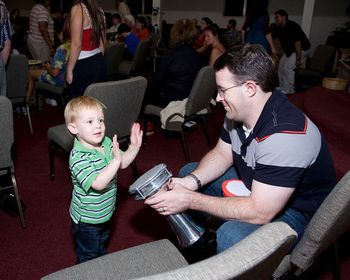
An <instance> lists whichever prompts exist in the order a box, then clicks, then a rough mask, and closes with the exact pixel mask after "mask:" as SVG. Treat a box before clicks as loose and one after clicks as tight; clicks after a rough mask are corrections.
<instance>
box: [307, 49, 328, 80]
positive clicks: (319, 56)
mask: <svg viewBox="0 0 350 280" xmlns="http://www.w3.org/2000/svg"><path fill="white" fill-rule="evenodd" d="M334 56H335V48H334V47H332V46H327V45H318V46H317V47H316V49H315V51H314V53H313V55H312V57H311V61H310V64H309V67H307V68H309V69H311V70H315V71H318V72H321V73H324V72H329V71H330V69H331V68H332V66H333V61H334Z"/></svg>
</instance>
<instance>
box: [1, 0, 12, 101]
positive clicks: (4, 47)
mask: <svg viewBox="0 0 350 280" xmlns="http://www.w3.org/2000/svg"><path fill="white" fill-rule="evenodd" d="M12 32H13V31H12V26H11V23H10V17H9V12H8V10H7V8H6V6H5V4H4V2H3V1H2V0H0V96H6V94H7V92H6V70H5V66H6V63H7V60H8V58H9V56H10V52H11V35H12Z"/></svg>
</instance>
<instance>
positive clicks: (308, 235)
mask: <svg viewBox="0 0 350 280" xmlns="http://www.w3.org/2000/svg"><path fill="white" fill-rule="evenodd" d="M349 225H350V171H349V172H348V173H347V174H346V175H345V176H344V177H343V178H342V179H341V181H340V182H339V183H338V184H337V185H336V187H335V188H334V189H333V191H332V192H331V193H330V194H329V195H328V196H327V198H326V199H325V201H324V202H323V203H322V205H321V206H320V208H319V209H318V210H317V211H316V213H315V215H314V216H313V218H312V219H311V221H310V223H309V225H308V226H307V228H306V230H305V233H304V235H303V236H302V237H301V239H300V241H299V242H298V243H297V244H296V246H295V247H294V248H293V246H294V245H295V241H296V237H297V234H296V232H295V231H294V230H292V229H291V228H290V227H289V226H288V225H287V224H285V223H284V222H272V223H269V224H266V225H263V226H262V227H260V228H259V229H258V230H256V231H255V232H253V233H252V234H250V235H249V236H248V237H246V238H245V239H243V240H242V241H241V242H239V243H237V244H236V245H235V246H233V247H231V248H229V249H227V250H226V251H224V252H222V253H220V254H218V255H215V256H212V257H210V258H207V259H205V260H203V261H200V262H197V263H194V264H191V265H189V264H188V263H187V261H186V260H185V259H184V257H183V256H182V254H181V253H180V252H179V251H178V250H177V248H176V247H175V246H174V245H173V244H171V242H169V241H168V240H159V241H153V242H150V243H146V244H142V245H139V246H136V247H132V248H128V249H125V250H122V251H119V252H115V253H111V254H107V255H105V256H102V257H99V258H97V259H94V260H91V261H88V262H86V263H83V264H79V265H75V266H72V267H69V268H66V269H63V270H60V271H58V272H55V273H52V274H50V275H48V276H46V277H44V278H42V279H45V280H55V279H61V280H62V279H71V280H74V279H115V278H118V279H154V280H158V279H162V280H163V279H169V280H170V279H171V280H174V279H181V280H187V279H188V280H189V279H191V280H193V279H198V280H199V279H210V280H212V279H216V280H227V279H295V277H296V276H300V275H301V274H302V273H303V272H305V271H306V270H307V269H308V268H309V267H310V266H311V265H312V264H313V263H314V262H315V261H316V260H317V258H318V257H319V256H320V255H321V254H322V253H324V252H325V250H326V249H327V248H329V247H330V246H334V247H335V248H336V242H337V240H338V238H339V236H340V235H342V234H343V233H344V231H346V230H347V229H348V228H349ZM333 253H334V255H333V256H332V257H331V259H332V261H333V262H334V265H333V267H334V269H333V278H334V279H341V277H340V276H341V275H340V269H339V256H338V254H337V251H336V250H334V251H333ZM115 264H118V265H115Z"/></svg>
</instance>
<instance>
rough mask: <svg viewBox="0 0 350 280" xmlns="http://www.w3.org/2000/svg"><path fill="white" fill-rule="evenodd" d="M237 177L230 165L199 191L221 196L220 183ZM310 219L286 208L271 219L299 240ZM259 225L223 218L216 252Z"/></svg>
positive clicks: (189, 167) (185, 169) (181, 174)
mask: <svg viewBox="0 0 350 280" xmlns="http://www.w3.org/2000/svg"><path fill="white" fill-rule="evenodd" d="M197 165H198V164H197V163H194V162H192V163H189V164H187V165H185V166H184V167H183V168H182V169H181V170H180V172H179V177H185V176H186V175H187V174H189V173H191V172H192V171H193V170H194V169H195V168H196V167H197ZM237 178H239V176H238V174H237V172H236V170H235V168H234V167H231V168H229V169H228V170H227V171H226V172H225V173H224V174H223V175H222V176H221V177H219V178H218V179H216V180H214V181H213V182H211V183H209V184H208V185H206V186H203V187H202V188H201V189H200V190H199V191H200V192H202V193H204V194H207V195H212V196H223V192H222V189H221V186H222V183H223V182H224V181H225V180H229V179H237ZM310 219H311V217H308V216H306V215H303V214H302V213H300V212H298V211H296V210H294V209H291V208H287V209H285V210H283V211H282V212H281V213H280V214H279V215H277V216H276V217H275V219H274V220H273V221H283V222H285V223H287V224H288V225H289V226H290V227H291V228H293V229H294V230H295V231H296V232H297V233H298V240H299V239H300V238H301V236H302V235H303V233H304V230H305V228H306V226H307V224H308V223H309V221H310ZM198 220H199V219H198V218H197V219H196V221H198ZM259 227H261V225H258V224H250V223H246V222H242V221H239V220H229V221H227V220H223V221H222V224H221V226H220V227H219V229H218V230H217V231H216V243H217V248H216V251H217V253H220V252H222V251H224V250H226V249H228V248H229V247H232V246H233V245H235V244H236V243H238V242H239V241H241V240H242V239H243V238H245V237H247V236H248V235H249V234H251V233H252V232H253V231H255V230H256V229H258V228H259Z"/></svg>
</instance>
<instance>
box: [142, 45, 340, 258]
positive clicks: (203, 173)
mask: <svg viewBox="0 0 350 280" xmlns="http://www.w3.org/2000/svg"><path fill="white" fill-rule="evenodd" d="M214 69H215V72H216V73H215V76H216V83H217V88H218V95H217V98H216V100H217V101H218V102H221V103H222V104H223V105H224V108H225V110H226V118H225V121H224V125H223V128H222V132H221V136H220V139H219V141H218V142H217V144H216V146H215V147H214V148H213V149H212V150H211V151H209V152H208V153H207V154H206V155H205V156H204V157H203V159H202V160H201V161H200V162H199V163H198V165H195V164H193V163H192V164H190V165H187V166H185V167H184V168H183V169H182V170H181V171H180V177H181V176H184V177H183V178H173V179H172V182H171V183H170V184H169V185H168V191H163V192H159V193H157V194H155V195H154V196H152V197H150V198H148V199H147V200H146V201H145V203H146V204H148V205H150V206H152V207H153V208H154V209H155V210H157V211H158V212H159V213H160V214H162V215H169V214H174V213H179V212H183V211H185V210H187V209H191V210H196V211H200V212H205V213H208V214H209V215H212V216H216V217H218V218H220V219H221V220H222V224H221V226H220V227H219V229H218V230H217V232H216V234H217V252H218V253H219V252H221V251H223V250H225V249H227V248H229V247H231V246H232V245H234V244H236V243H237V242H239V241H240V240H242V239H243V238H244V237H246V236H247V235H249V234H250V233H252V232H253V231H254V230H256V229H257V228H258V227H260V226H261V225H263V224H266V223H269V222H271V221H275V220H281V221H284V222H286V223H287V224H289V225H290V226H291V227H292V228H293V229H294V230H296V231H297V233H298V236H299V238H300V237H301V236H302V234H303V232H304V230H305V227H306V226H307V224H308V222H309V221H310V219H311V217H312V215H313V214H314V212H315V211H316V210H317V208H318V207H319V205H320V204H321V203H322V201H323V200H324V198H325V197H326V196H327V195H328V193H329V192H330V191H331V190H332V188H333V187H334V185H335V172H334V168H333V164H332V160H331V157H330V154H329V151H328V149H327V146H326V143H325V141H324V140H323V139H322V137H321V135H320V132H319V130H318V129H317V127H316V126H315V125H314V124H313V123H312V122H311V121H310V120H309V119H308V118H307V117H306V116H305V115H304V114H303V113H302V112H301V111H299V110H298V109H297V108H296V107H295V106H293V105H292V104H291V103H290V102H289V101H288V99H287V97H286V96H285V95H284V94H282V93H281V92H279V91H277V90H274V91H273V89H274V88H275V86H276V85H277V75H276V71H275V68H274V64H273V62H272V59H271V57H270V56H269V55H268V54H267V52H266V51H265V50H264V49H263V47H261V46H260V45H249V44H247V45H245V46H243V47H241V48H240V49H237V50H234V52H232V53H225V54H223V55H222V56H221V57H219V58H218V60H217V61H216V62H215V64H214ZM235 178H240V179H241V180H242V181H243V182H244V184H245V186H246V187H247V188H248V189H250V190H251V194H250V196H247V197H243V196H242V197H239V196H236V197H222V196H223V193H222V189H221V187H222V183H223V182H224V181H225V180H228V179H235ZM198 189H200V191H201V192H197V191H196V190H198Z"/></svg>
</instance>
